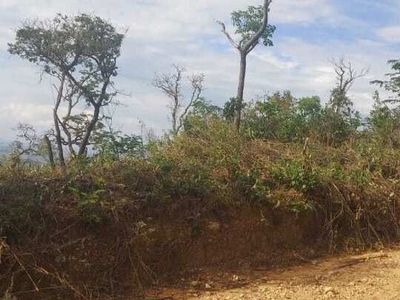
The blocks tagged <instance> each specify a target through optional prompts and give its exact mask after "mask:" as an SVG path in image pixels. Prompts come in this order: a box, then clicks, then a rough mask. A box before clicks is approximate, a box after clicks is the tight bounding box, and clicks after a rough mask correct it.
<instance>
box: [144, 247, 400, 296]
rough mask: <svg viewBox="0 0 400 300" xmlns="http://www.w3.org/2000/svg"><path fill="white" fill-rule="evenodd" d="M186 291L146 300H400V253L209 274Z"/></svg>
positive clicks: (155, 293)
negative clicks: (273, 268)
mask: <svg viewBox="0 0 400 300" xmlns="http://www.w3.org/2000/svg"><path fill="white" fill-rule="evenodd" d="M299 259H300V260H301V257H300V258H299ZM186 286H187V287H185V288H183V287H181V288H165V289H159V290H154V291H151V292H150V293H149V294H148V295H147V296H146V298H145V299H148V300H153V299H154V300H155V299H157V300H160V299H163V300H168V299H169V300H175V299H176V300H180V299H202V300H213V299H221V300H222V299H232V300H233V299H254V300H258V299H274V300H275V299H276V300H279V299H300V300H309V299H362V300H369V299H377V300H378V299H379V300H390V299H399V300H400V249H392V250H383V251H381V252H374V253H368V254H363V255H358V256H346V257H339V258H338V257H336V258H329V259H324V260H315V261H307V262H306V261H303V264H302V265H301V266H296V267H292V268H287V269H282V270H275V271H266V270H262V269H259V270H254V269H253V270H248V271H246V272H243V271H242V272H240V274H227V273H225V274H218V273H217V274H208V275H203V276H201V277H200V278H199V279H198V280H191V281H190V282H186Z"/></svg>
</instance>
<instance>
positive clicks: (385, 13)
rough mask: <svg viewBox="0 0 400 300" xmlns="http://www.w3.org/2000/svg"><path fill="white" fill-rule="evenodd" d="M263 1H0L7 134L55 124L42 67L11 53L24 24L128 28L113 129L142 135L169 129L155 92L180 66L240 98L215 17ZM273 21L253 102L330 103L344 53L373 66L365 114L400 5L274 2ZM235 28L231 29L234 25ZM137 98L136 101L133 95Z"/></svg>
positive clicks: (399, 21)
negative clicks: (287, 98)
mask: <svg viewBox="0 0 400 300" xmlns="http://www.w3.org/2000/svg"><path fill="white" fill-rule="evenodd" d="M261 2H262V1H261V0H196V1H193V0H0V65H1V66H2V67H1V68H0V82H1V85H2V89H1V90H2V92H1V94H0V130H1V135H0V137H1V138H2V139H5V140H11V139H13V137H14V136H15V132H14V131H13V130H12V129H13V128H14V127H16V125H17V124H18V123H19V122H21V123H30V124H32V125H34V126H35V127H37V128H38V129H39V131H40V130H45V129H48V128H50V127H51V123H52V121H51V120H52V118H51V110H52V105H53V102H54V95H53V92H52V89H51V84H52V81H51V79H49V78H45V79H44V80H42V81H41V82H39V70H38V68H37V67H35V66H34V65H31V64H30V63H28V62H26V61H23V60H21V59H19V58H17V57H12V56H11V55H10V54H8V53H7V42H12V41H13V38H14V31H15V29H17V28H18V26H20V24H21V22H22V21H23V20H24V19H32V18H39V19H43V18H51V17H53V16H54V15H55V14H56V13H58V12H60V13H64V14H75V13H83V12H86V13H94V14H97V15H99V16H101V17H104V18H106V19H108V20H109V21H111V22H112V23H113V24H114V25H116V26H117V27H118V28H120V30H124V29H126V28H129V31H128V34H127V38H126V40H125V42H124V45H123V49H122V56H121V58H120V60H119V66H120V75H119V77H118V78H117V80H116V84H117V87H118V88H119V89H121V90H123V91H124V92H125V93H126V94H127V95H125V96H121V98H120V100H121V101H122V102H123V104H124V106H121V107H118V108H117V110H116V113H115V119H116V121H115V124H116V126H117V127H118V128H119V129H122V130H123V131H125V132H127V133H137V132H138V130H139V122H138V120H141V121H143V122H144V123H145V124H146V126H147V127H148V128H152V129H154V130H155V131H156V132H158V133H161V132H162V131H163V130H166V129H168V128H169V121H168V117H167V115H168V108H167V106H168V101H167V99H165V98H164V97H163V96H162V95H161V94H160V93H159V92H158V91H157V90H155V89H154V88H153V87H152V86H151V81H152V79H153V77H154V74H155V73H156V72H168V71H170V70H171V65H172V64H174V63H175V64H181V65H184V66H185V67H186V69H187V70H188V74H189V73H204V74H205V86H206V91H205V96H206V98H207V99H208V100H210V101H212V102H213V103H215V104H217V105H223V103H224V102H225V101H226V100H227V99H229V98H230V97H231V96H233V95H234V94H235V90H236V84H237V70H238V55H237V53H236V52H235V51H234V49H232V48H231V47H230V45H229V43H228V42H227V41H226V40H225V38H224V36H223V35H222V34H221V32H220V28H219V26H218V25H217V24H216V23H215V20H223V21H225V22H226V23H227V24H230V22H229V14H230V12H231V11H232V10H238V9H245V8H246V7H247V6H248V5H258V4H261ZM270 19H271V23H272V24H274V25H276V26H277V30H276V33H275V36H274V43H275V46H274V47H268V48H266V47H262V46H259V47H258V48H256V49H255V51H254V52H253V53H252V54H251V55H250V57H249V65H248V68H249V72H248V76H247V86H246V92H245V97H246V99H247V100H251V99H252V98H254V97H255V96H257V95H261V94H263V93H265V92H270V93H272V92H274V91H277V90H284V89H290V90H291V91H292V93H293V94H294V95H295V96H297V97H301V96H310V95H319V96H320V97H321V98H322V99H323V100H327V98H328V95H329V90H330V89H331V88H332V87H333V85H334V73H333V68H332V66H331V64H330V63H329V59H330V58H338V57H340V56H344V57H345V58H346V59H347V60H349V61H351V62H352V63H353V65H354V66H356V68H359V69H361V68H367V67H369V68H370V73H369V74H368V75H367V76H365V77H364V78H362V79H360V80H359V81H358V82H356V84H355V85H354V86H353V89H352V90H351V91H350V96H351V97H352V99H353V101H354V103H355V105H356V108H357V109H358V110H360V111H361V112H362V113H364V114H366V113H367V112H368V111H369V109H370V108H371V106H372V93H373V91H374V90H375V89H376V87H375V86H371V85H370V84H369V82H370V81H371V80H373V79H377V78H382V75H383V74H385V73H387V72H388V71H389V70H390V69H389V67H388V66H387V64H386V61H387V60H389V59H394V58H399V54H400V1H398V0H381V1H372V0H363V1H362V0H347V1H345V0H302V1H299V0H274V2H273V3H272V6H271V15H270ZM229 29H230V30H231V31H232V28H229ZM128 95H129V96H128Z"/></svg>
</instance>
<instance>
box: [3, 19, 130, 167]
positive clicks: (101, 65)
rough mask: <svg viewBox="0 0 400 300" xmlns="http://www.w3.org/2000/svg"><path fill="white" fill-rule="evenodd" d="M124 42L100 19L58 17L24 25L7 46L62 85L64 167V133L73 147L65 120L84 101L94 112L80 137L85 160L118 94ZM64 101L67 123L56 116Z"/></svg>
mask: <svg viewBox="0 0 400 300" xmlns="http://www.w3.org/2000/svg"><path fill="white" fill-rule="evenodd" d="M123 38H124V34H120V33H118V32H117V31H116V29H115V27H114V26H112V25H111V24H110V23H108V22H107V21H105V20H103V19H101V18H99V17H96V16H92V15H87V14H80V15H77V16H73V17H69V16H63V15H60V14H59V15H57V16H56V17H55V18H54V19H52V20H46V21H26V22H25V23H24V25H23V26H22V27H21V28H19V29H18V30H17V32H16V38H15V42H14V43H10V44H8V46H9V49H8V50H9V52H10V53H11V54H15V55H18V56H20V57H21V58H23V59H26V60H28V61H30V62H32V63H35V64H36V65H38V66H39V67H40V68H41V71H42V73H44V74H47V75H51V76H53V77H55V78H57V79H58V81H59V84H58V87H57V97H56V101H55V106H54V110H53V111H54V113H53V120H54V128H55V139H56V144H57V148H58V156H59V160H60V163H61V165H62V166H65V158H64V153H63V146H64V145H63V137H62V131H64V133H65V135H66V138H65V140H67V141H68V143H69V145H70V146H71V143H72V142H73V138H72V137H71V136H70V135H71V132H70V131H69V130H68V128H67V126H65V125H66V120H69V119H70V118H72V115H73V114H72V112H71V110H72V109H73V108H75V107H77V104H78V103H81V102H83V103H82V104H84V105H85V106H86V108H91V109H92V111H91V113H90V120H89V122H88V123H87V126H86V127H85V130H84V133H83V135H82V138H81V139H80V140H79V144H76V146H77V151H76V154H77V155H85V153H86V150H87V146H88V145H89V141H90V138H91V135H92V132H93V130H94V129H95V127H96V124H97V122H98V120H99V119H100V117H101V110H102V108H103V107H105V106H107V105H109V104H110V103H111V102H112V100H113V98H114V96H115V95H116V91H115V89H114V88H113V80H112V78H113V77H115V76H117V70H118V67H117V58H118V57H119V56H120V48H121V45H122V41H123ZM64 102H66V103H68V108H67V110H68V113H67V116H65V117H64V120H63V118H62V117H59V114H58V112H59V108H60V105H61V104H62V103H64ZM82 106H83V105H82ZM82 106H81V107H82ZM78 115H79V114H78ZM70 149H73V147H70ZM70 151H72V150H70ZM73 151H74V150H73ZM74 152H75V151H74Z"/></svg>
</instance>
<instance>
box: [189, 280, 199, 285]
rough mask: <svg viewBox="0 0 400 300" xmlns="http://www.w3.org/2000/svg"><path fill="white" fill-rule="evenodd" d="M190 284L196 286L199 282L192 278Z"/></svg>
mask: <svg viewBox="0 0 400 300" xmlns="http://www.w3.org/2000/svg"><path fill="white" fill-rule="evenodd" d="M190 285H191V286H198V285H199V282H198V281H196V280H193V281H191V282H190Z"/></svg>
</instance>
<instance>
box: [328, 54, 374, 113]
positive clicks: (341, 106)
mask: <svg viewBox="0 0 400 300" xmlns="http://www.w3.org/2000/svg"><path fill="white" fill-rule="evenodd" d="M330 62H331V63H332V64H333V66H334V70H335V74H336V87H335V88H334V89H333V90H332V92H331V100H330V104H331V105H332V108H333V110H334V112H335V114H343V113H349V110H350V109H351V107H352V105H353V103H352V102H351V100H350V98H349V97H348V96H347V93H348V91H349V90H350V88H351V87H352V86H353V84H354V82H355V81H356V80H357V79H358V78H361V77H364V76H365V75H367V74H368V72H369V69H368V68H367V69H361V70H360V71H357V70H356V69H355V68H354V67H353V65H352V63H351V62H346V61H345V59H344V58H343V57H341V58H340V59H339V60H338V61H337V60H334V59H331V60H330Z"/></svg>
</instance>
